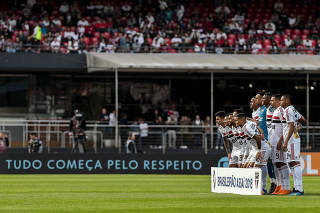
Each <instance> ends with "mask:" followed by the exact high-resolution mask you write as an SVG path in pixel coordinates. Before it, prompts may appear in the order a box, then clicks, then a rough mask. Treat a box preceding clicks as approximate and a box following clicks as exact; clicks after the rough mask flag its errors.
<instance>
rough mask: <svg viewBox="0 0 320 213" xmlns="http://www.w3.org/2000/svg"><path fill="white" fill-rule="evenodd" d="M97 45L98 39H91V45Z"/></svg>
mask: <svg viewBox="0 0 320 213" xmlns="http://www.w3.org/2000/svg"><path fill="white" fill-rule="evenodd" d="M98 43H99V39H98V38H97V37H93V38H92V44H93V45H98Z"/></svg>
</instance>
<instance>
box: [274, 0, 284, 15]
mask: <svg viewBox="0 0 320 213" xmlns="http://www.w3.org/2000/svg"><path fill="white" fill-rule="evenodd" d="M283 7H284V5H283V3H282V2H281V0H278V1H277V2H276V3H274V6H273V8H274V10H275V11H277V12H278V13H281V11H282V10H283Z"/></svg>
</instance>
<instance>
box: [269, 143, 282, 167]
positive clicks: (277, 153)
mask: <svg viewBox="0 0 320 213" xmlns="http://www.w3.org/2000/svg"><path fill="white" fill-rule="evenodd" d="M271 160H272V163H278V162H284V153H283V151H282V150H277V146H272V149H271Z"/></svg>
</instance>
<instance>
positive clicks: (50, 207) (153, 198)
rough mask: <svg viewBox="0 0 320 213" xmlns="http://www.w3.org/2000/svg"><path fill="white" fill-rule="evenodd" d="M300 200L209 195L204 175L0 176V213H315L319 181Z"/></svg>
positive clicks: (309, 183)
mask: <svg viewBox="0 0 320 213" xmlns="http://www.w3.org/2000/svg"><path fill="white" fill-rule="evenodd" d="M303 181H304V188H305V193H306V195H305V196H301V197H289V196H272V195H266V196H241V195H233V194H215V193H211V192H210V190H211V186H210V176H209V175H203V176H195V175H0V213H6V212H10V213H11V212H19V213H28V212H32V213H40V212H41V213H42V212H44V213H53V212H54V213H56V212H77V213H78V212H79V213H82V212H104V213H106V212H107V213H109V212H116V213H120V212H126V213H133V212H134V213H144V212H148V213H153V212H165V213H170V212H179V213H180V212H181V213H182V212H183V213H184V212H195V213H198V212H206V213H207V212H210V213H213V212H232V213H236V212H255V213H257V212H263V213H269V212H281V213H284V212H290V213H292V212H300V213H301V212H313V213H314V212H320V177H304V178H303Z"/></svg>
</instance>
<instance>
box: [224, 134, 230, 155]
mask: <svg viewBox="0 0 320 213" xmlns="http://www.w3.org/2000/svg"><path fill="white" fill-rule="evenodd" d="M223 143H224V148H225V149H226V151H227V154H228V158H229V159H230V158H231V151H230V143H229V140H228V139H227V137H223Z"/></svg>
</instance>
